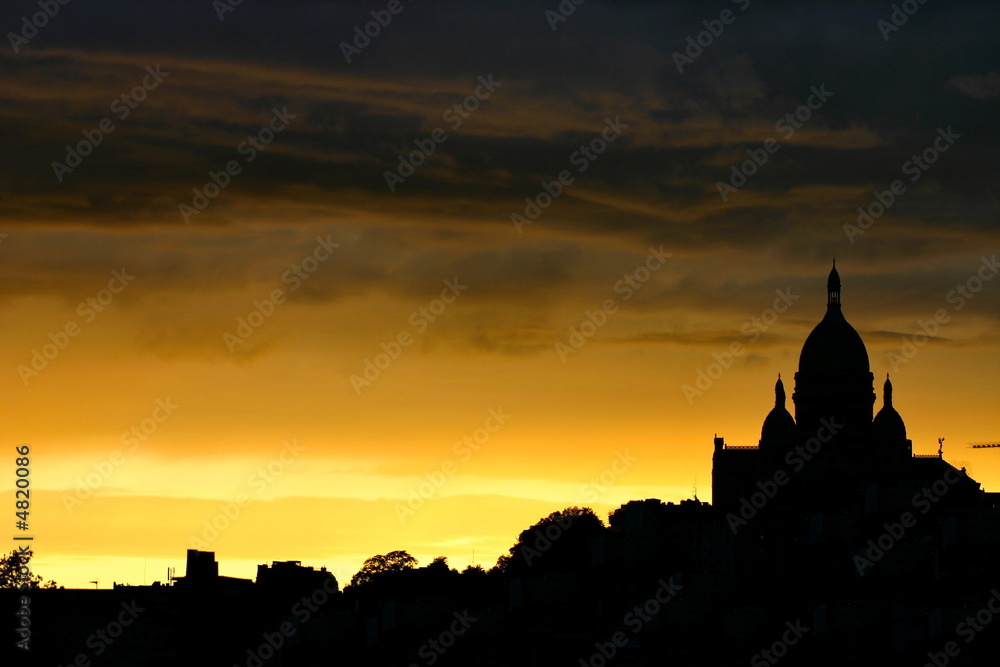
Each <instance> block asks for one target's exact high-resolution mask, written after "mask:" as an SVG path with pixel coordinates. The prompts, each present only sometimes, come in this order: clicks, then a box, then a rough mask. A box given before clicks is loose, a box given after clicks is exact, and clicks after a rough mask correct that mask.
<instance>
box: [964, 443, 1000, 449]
mask: <svg viewBox="0 0 1000 667" xmlns="http://www.w3.org/2000/svg"><path fill="white" fill-rule="evenodd" d="M969 447H972V448H973V449H991V448H994V447H1000V442H970V443H969Z"/></svg>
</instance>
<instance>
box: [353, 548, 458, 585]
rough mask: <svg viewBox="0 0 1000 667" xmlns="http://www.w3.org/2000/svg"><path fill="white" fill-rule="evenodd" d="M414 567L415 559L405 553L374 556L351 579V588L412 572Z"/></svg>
mask: <svg viewBox="0 0 1000 667" xmlns="http://www.w3.org/2000/svg"><path fill="white" fill-rule="evenodd" d="M416 565H417V559H416V558H414V557H413V556H411V555H410V554H408V553H407V552H405V551H390V552H389V553H387V554H384V555H381V554H380V555H375V556H372V557H371V558H369V559H368V560H366V561H365V562H364V564H362V566H361V569H360V570H358V572H357V574H355V575H354V576H353V577H351V586H360V585H363V584H367V583H371V582H372V581H374V580H375V578H376V577H378V576H379V575H382V574H387V573H390V572H403V571H404V570H412V569H413V568H414V567H416ZM445 567H447V564H445Z"/></svg>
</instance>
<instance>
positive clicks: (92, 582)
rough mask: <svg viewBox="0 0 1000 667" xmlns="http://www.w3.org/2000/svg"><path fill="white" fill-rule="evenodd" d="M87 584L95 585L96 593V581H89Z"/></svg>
mask: <svg viewBox="0 0 1000 667" xmlns="http://www.w3.org/2000/svg"><path fill="white" fill-rule="evenodd" d="M87 583H88V584H94V590H95V591H96V590H97V582H96V581H88V582H87Z"/></svg>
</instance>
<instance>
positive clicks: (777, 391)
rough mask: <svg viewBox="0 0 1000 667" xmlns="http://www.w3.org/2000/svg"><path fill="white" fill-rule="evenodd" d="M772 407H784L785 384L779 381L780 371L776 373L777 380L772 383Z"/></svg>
mask: <svg viewBox="0 0 1000 667" xmlns="http://www.w3.org/2000/svg"><path fill="white" fill-rule="evenodd" d="M774 407H776V408H784V407H785V385H784V383H783V382H782V381H781V373H778V381H777V382H775V383H774Z"/></svg>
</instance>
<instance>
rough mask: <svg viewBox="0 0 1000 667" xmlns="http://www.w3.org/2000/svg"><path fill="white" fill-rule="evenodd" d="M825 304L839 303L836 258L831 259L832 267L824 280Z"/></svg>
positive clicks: (838, 275)
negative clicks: (828, 275)
mask: <svg viewBox="0 0 1000 667" xmlns="http://www.w3.org/2000/svg"><path fill="white" fill-rule="evenodd" d="M826 294H827V301H826V303H827V305H830V306H832V305H834V304H837V305H838V306H839V305H840V274H839V273H837V258H836V257H835V258H834V259H833V268H832V269H831V270H830V277H829V278H827V281H826Z"/></svg>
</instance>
